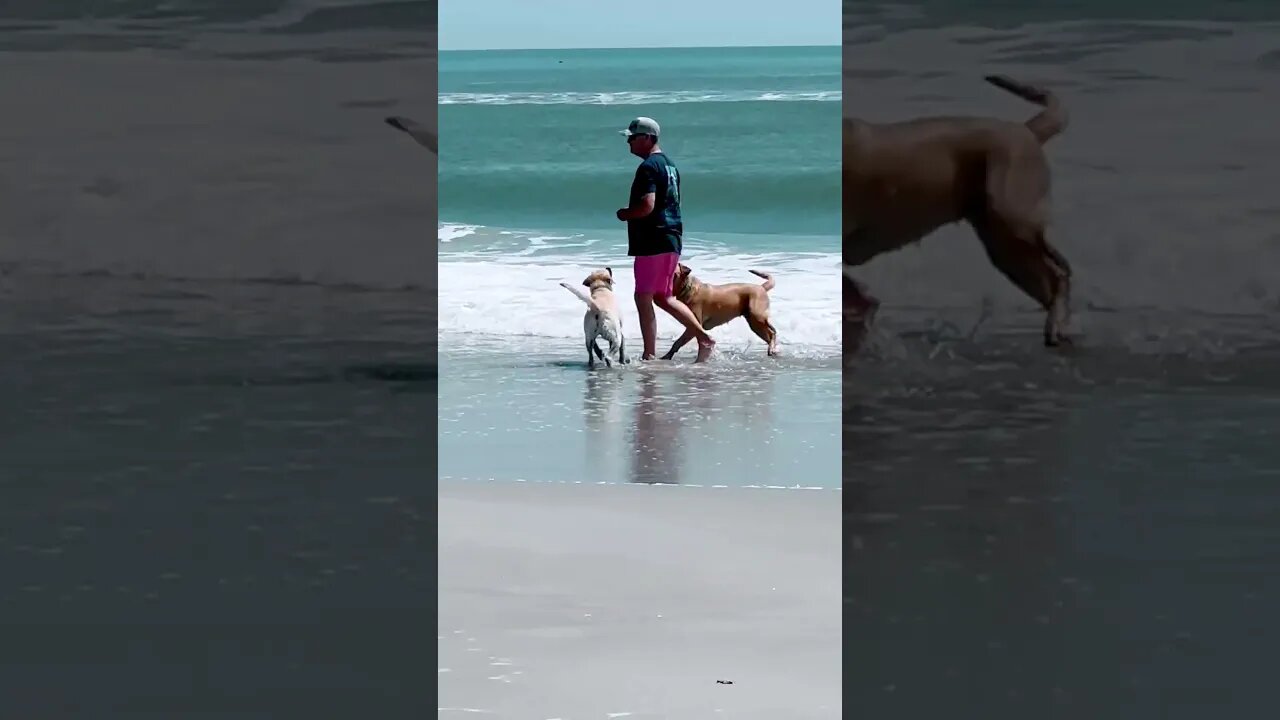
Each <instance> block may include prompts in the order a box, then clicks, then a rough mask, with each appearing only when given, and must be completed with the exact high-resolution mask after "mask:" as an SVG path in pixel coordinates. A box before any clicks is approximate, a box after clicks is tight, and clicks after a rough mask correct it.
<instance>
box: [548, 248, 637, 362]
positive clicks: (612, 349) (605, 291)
mask: <svg viewBox="0 0 1280 720" xmlns="http://www.w3.org/2000/svg"><path fill="white" fill-rule="evenodd" d="M582 284H583V285H585V286H586V287H588V288H590V289H591V295H590V296H588V295H587V294H586V293H584V292H582V291H581V290H579V289H578V288H576V287H573V286H572V285H570V284H569V283H560V287H562V288H564V289H566V290H568V291H569V292H571V293H573V294H574V295H577V296H578V299H579V300H581V301H582V302H584V303H586V304H587V308H588V309H587V313H586V315H583V316H582V334H583V337H584V339H585V341H586V344H587V367H589V368H594V367H595V366H596V358H600V359H601V360H603V361H604V364H605V365H607V366H609V367H613V363H612V362H610V360H609V358H610V357H617V358H618V363H619V364H621V365H626V364H627V351H626V347H625V346H624V340H623V337H622V315H621V314H620V313H619V312H618V302H617V299H616V298H614V296H613V268H605V269H604V270H596V271H595V272H593V273H591V274H590V275H588V276H587V279H586V280H583V281H582ZM596 338H604V339H605V342H608V343H609V352H608V353H603V352H600V346H599V345H596Z"/></svg>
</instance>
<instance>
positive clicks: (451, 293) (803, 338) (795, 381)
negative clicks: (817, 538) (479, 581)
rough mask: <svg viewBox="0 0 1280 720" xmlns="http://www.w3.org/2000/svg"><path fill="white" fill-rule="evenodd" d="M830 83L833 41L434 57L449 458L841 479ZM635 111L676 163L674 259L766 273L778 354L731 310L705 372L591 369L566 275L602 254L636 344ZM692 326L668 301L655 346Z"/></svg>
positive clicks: (784, 481)
mask: <svg viewBox="0 0 1280 720" xmlns="http://www.w3.org/2000/svg"><path fill="white" fill-rule="evenodd" d="M840 99H841V91H840V50H839V48H836V47H797V48H686V49H661V50H554V51H553V50H537V51H458V52H443V53H441V54H440V107H439V112H440V136H441V147H440V176H439V177H440V226H439V248H440V265H439V268H440V294H439V298H440V315H439V317H440V327H439V330H440V333H439V342H440V346H439V347H440V355H439V357H440V473H441V477H442V478H445V479H484V480H487V479H502V480H528V481H546V482H581V481H591V482H609V483H621V482H667V483H686V484H726V485H730V486H736V485H787V486H794V485H801V486H806V487H825V488H838V487H839V481H838V477H839V459H840V451H839V443H840V439H839V412H840V403H839V401H838V399H837V397H838V394H839V392H840V379H839V378H840V336H841V328H840V314H839V302H838V301H839V293H840V275H839V251H838V250H839V249H838V245H839V233H840V209H839V208H840V205H839V203H840V174H839V160H838V159H837V158H838V152H837V151H838V147H839V138H840ZM637 115H645V116H650V117H653V118H655V119H656V120H658V122H659V123H660V124H661V125H662V128H663V131H662V132H663V138H662V147H663V149H664V151H665V152H666V153H667V154H668V155H669V157H671V158H672V160H674V161H675V163H676V164H677V165H678V166H679V168H680V170H681V173H682V212H683V215H684V222H685V244H684V254H683V261H684V262H685V263H686V264H688V265H690V267H692V268H693V270H694V272H695V274H696V275H697V276H698V277H699V278H701V279H702V280H704V281H709V282H715V283H727V282H759V280H758V279H756V278H755V277H754V276H752V275H750V274H748V272H747V270H748V269H760V270H764V271H767V272H770V273H772V274H773V275H774V278H775V280H776V282H777V286H776V288H775V289H774V290H773V291H772V292H771V294H770V297H771V303H772V312H771V317H772V320H773V323H774V325H775V326H776V327H777V329H778V333H779V337H780V343H781V357H780V358H777V359H771V358H767V357H765V350H764V347H763V343H762V342H761V341H760V340H759V339H758V338H756V337H755V336H754V335H753V334H752V333H751V332H750V330H749V329H748V327H747V325H746V323H745V322H741V321H738V322H735V323H731V324H729V325H725V326H723V327H721V328H717V329H716V330H715V332H714V336H715V337H716V339H717V341H718V347H719V348H720V354H719V357H718V359H717V360H716V361H715V362H714V363H712V364H710V365H708V366H706V367H693V364H692V359H693V354H694V352H693V351H694V348H686V349H685V351H684V352H683V353H682V354H681V355H679V356H677V358H676V359H675V360H673V361H671V362H669V363H656V364H653V365H644V366H641V365H639V364H633V365H631V366H629V367H624V368H618V369H615V370H612V371H609V370H602V371H600V372H597V373H589V372H588V371H587V369H586V358H585V357H584V351H583V348H582V313H583V311H584V310H585V307H584V306H583V305H582V303H581V302H580V301H579V300H577V299H576V298H574V297H573V296H572V295H571V294H570V293H568V292H567V291H565V290H564V288H562V287H560V286H559V284H558V283H559V282H561V281H565V282H569V283H572V284H574V285H577V284H579V283H581V281H582V279H583V278H585V277H586V275H587V274H588V273H589V272H591V271H592V270H595V269H599V268H603V267H611V268H612V269H613V272H614V276H615V279H616V281H617V285H616V292H617V294H618V296H619V299H620V301H621V306H622V313H623V326H624V331H625V332H626V334H627V341H628V347H629V348H630V350H631V351H632V353H633V354H636V355H638V354H639V348H640V346H641V345H640V333H639V324H638V321H637V316H636V310H635V305H634V303H633V302H632V300H631V295H632V287H633V277H632V270H631V261H630V258H628V257H627V255H626V231H625V227H624V226H623V225H622V224H621V223H619V222H618V221H617V219H616V218H615V217H614V211H615V210H616V209H617V208H618V207H621V206H622V205H625V204H626V202H627V193H628V189H629V188H630V183H631V178H632V176H633V174H634V172H635V167H636V165H637V164H638V163H639V160H638V159H637V158H635V157H633V156H631V155H629V154H628V152H627V148H626V144H625V142H624V141H623V138H622V136H621V135H619V134H618V130H620V129H621V128H624V127H626V125H627V123H628V122H629V121H630V120H631V119H632V118H633V117H635V116H637ZM679 330H681V328H680V326H679V324H678V323H677V322H676V321H675V320H673V319H671V318H669V317H667V316H665V315H664V314H663V313H659V319H658V336H659V343H658V344H659V346H660V347H659V354H661V353H663V352H665V351H666V348H667V347H668V346H669V345H670V343H671V342H672V341H673V340H674V339H675V337H676V336H677V335H678V334H679ZM547 448H555V452H553V453H546V452H545V451H546V449H547Z"/></svg>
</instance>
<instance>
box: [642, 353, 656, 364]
mask: <svg viewBox="0 0 1280 720" xmlns="http://www.w3.org/2000/svg"><path fill="white" fill-rule="evenodd" d="M653 357H654V353H646V354H644V355H641V356H640V360H641V361H642V362H649V361H650V360H652V359H653Z"/></svg>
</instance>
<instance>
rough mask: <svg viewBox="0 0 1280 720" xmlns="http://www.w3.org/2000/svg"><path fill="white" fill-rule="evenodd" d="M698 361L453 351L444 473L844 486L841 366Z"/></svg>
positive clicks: (748, 359) (570, 346) (578, 351)
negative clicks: (609, 361) (592, 365)
mask: <svg viewBox="0 0 1280 720" xmlns="http://www.w3.org/2000/svg"><path fill="white" fill-rule="evenodd" d="M692 355H693V351H692V350H688V349H686V352H685V354H684V355H683V356H680V357H678V358H677V359H676V360H672V361H670V362H662V361H656V362H654V363H645V364H640V363H637V362H633V363H631V364H629V365H627V366H622V367H614V368H612V369H610V368H605V367H603V366H600V367H598V368H597V369H596V370H588V369H587V367H586V358H585V351H584V350H582V348H581V347H580V346H579V345H578V343H571V342H566V343H564V346H563V348H562V349H558V348H554V347H553V348H551V349H548V350H542V349H539V350H536V351H525V352H522V353H520V354H518V355H514V354H511V353H504V352H500V351H498V348H488V349H484V348H480V347H472V348H470V349H469V350H468V351H465V352H464V351H461V350H454V351H448V352H445V353H442V354H441V358H440V362H441V364H440V395H441V397H442V398H448V399H449V402H448V404H447V406H442V408H441V410H440V431H439V432H440V476H441V478H447V479H479V480H488V479H499V480H525V481H533V482H606V483H625V482H638V483H678V484H689V485H726V486H730V487H733V486H746V485H754V486H761V485H764V486H788V487H789V486H796V485H800V486H805V487H826V488H831V487H838V486H839V485H838V478H839V474H840V470H839V464H838V463H839V458H840V431H839V428H840V419H839V418H840V415H839V413H840V406H839V402H838V401H837V398H836V395H837V393H839V391H840V368H839V363H838V360H836V359H834V358H828V359H825V360H821V359H819V360H804V359H790V360H788V359H781V358H779V359H769V358H767V357H765V356H764V353H763V351H762V350H757V351H755V352H749V353H748V352H740V353H722V354H721V356H720V357H719V358H717V359H716V360H715V362H714V364H710V363H709V364H706V365H695V364H693V363H692ZM499 376H502V377H508V378H510V379H508V380H505V381H501V382H496V381H495V380H494V378H495V377H499Z"/></svg>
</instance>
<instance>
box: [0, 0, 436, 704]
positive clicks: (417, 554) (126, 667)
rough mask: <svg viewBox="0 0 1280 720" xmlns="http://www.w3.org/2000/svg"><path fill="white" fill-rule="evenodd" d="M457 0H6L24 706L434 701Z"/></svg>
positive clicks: (2, 422)
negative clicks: (436, 477)
mask: <svg viewBox="0 0 1280 720" xmlns="http://www.w3.org/2000/svg"><path fill="white" fill-rule="evenodd" d="M435 16H436V5H435V3H434V2H356V1H353V0H347V1H344V2H309V1H299V0H284V1H280V2H261V3H244V2H237V3H216V2H215V3H211V2H202V1H196V0H177V1H176V2H168V1H167V2H156V1H155V0H133V1H129V2H114V3H96V2H80V3H45V2H7V3H3V4H2V5H0V67H3V68H4V70H3V72H0V103H2V104H3V107H4V108H5V113H6V118H5V121H4V122H3V123H0V405H3V408H4V409H3V411H0V616H2V617H3V618H4V619H3V621H0V637H3V642H0V666H3V667H4V668H5V670H4V672H3V673H2V675H3V678H2V679H0V697H3V698H5V699H4V703H3V704H4V706H5V711H4V714H5V715H10V716H22V717H75V716H79V715H81V714H85V713H88V714H89V715H91V716H93V717H104V718H105V717H137V716H139V715H143V714H150V715H160V716H166V717H202V718H213V717H238V718H244V717H286V716H291V715H292V714H299V715H303V716H307V717H323V716H334V715H337V716H346V717H354V716H357V715H359V714H360V713H363V712H366V711H367V710H368V709H369V707H370V705H369V702H370V701H369V698H370V697H371V696H376V697H380V698H386V699H387V700H385V701H384V702H383V703H382V704H380V705H379V706H378V707H379V710H380V711H383V715H384V716H387V717H391V716H399V715H400V714H401V713H403V714H406V715H409V716H414V717H421V716H424V715H426V714H428V713H429V712H430V710H429V708H427V707H425V706H426V703H427V699H426V698H425V697H421V696H405V695H404V694H403V692H402V690H403V688H405V687H409V686H411V685H413V684H414V683H416V682H418V681H419V679H420V676H419V672H418V671H419V668H427V667H429V666H430V664H431V660H430V652H429V651H428V650H426V649H422V648H420V647H419V646H418V644H417V643H410V641H408V640H406V638H410V637H414V636H416V635H418V634H425V633H426V632H427V628H429V627H430V626H432V625H434V618H432V617H430V615H431V613H430V612H429V610H428V611H426V613H425V616H424V610H423V608H424V607H428V608H429V607H430V604H431V599H430V598H431V593H432V591H433V589H434V585H435V572H434V569H435V563H434V560H433V559H432V558H431V556H430V553H431V548H433V547H434V539H433V538H434V531H433V530H432V528H433V527H434V522H435V520H434V507H435V485H434V482H433V478H432V476H431V475H432V473H431V472H430V470H429V468H431V467H432V466H433V465H434V462H435V461H434V442H435V422H436V421H435V417H436V415H435V405H434V401H433V395H434V392H435V372H436V369H435V363H434V358H433V354H434V351H435V342H434V336H433V332H434V329H433V327H432V326H433V323H434V318H433V317H432V316H431V308H432V305H433V304H434V298H435V282H434V276H435V252H434V244H435V241H434V238H433V237H432V235H431V228H432V225H433V224H434V222H435V215H436V210H435V186H434V174H435V158H434V156H432V155H431V154H430V153H427V152H425V151H423V150H422V149H421V148H419V147H418V146H416V145H414V144H413V143H412V141H411V140H409V139H408V138H407V137H405V136H404V135H402V134H401V133H398V132H397V131H395V130H393V129H391V128H389V127H387V126H386V125H385V124H383V117H384V116H385V115H389V114H403V115H408V116H411V117H417V118H420V119H422V120H424V121H428V122H430V123H434V115H435V110H434V94H435V72H436V60H435V36H434V27H435ZM409 711H413V712H412V713H410V712H409ZM419 711H420V712H419Z"/></svg>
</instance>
